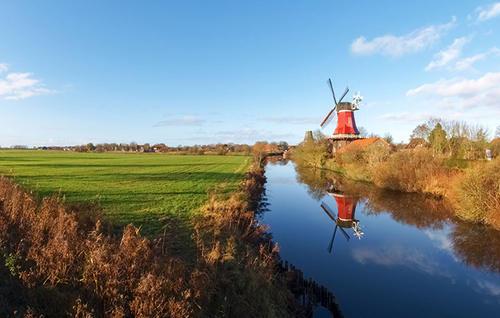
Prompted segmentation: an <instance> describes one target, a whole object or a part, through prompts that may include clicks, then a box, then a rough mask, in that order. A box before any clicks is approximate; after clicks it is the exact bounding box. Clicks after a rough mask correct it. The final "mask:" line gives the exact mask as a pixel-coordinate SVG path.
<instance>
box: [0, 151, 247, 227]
mask: <svg viewBox="0 0 500 318" xmlns="http://www.w3.org/2000/svg"><path fill="white" fill-rule="evenodd" d="M250 162H251V157H248V156H215V155H212V156H189V155H185V156H184V155H183V156H181V155H164V154H140V153H77V152H60V151H28V150H25V151H12V150H4V151H0V175H2V174H3V175H7V176H10V177H13V178H14V179H15V180H16V182H18V183H20V184H22V185H23V186H25V187H26V188H28V189H30V190H33V191H34V192H35V193H36V194H37V195H38V196H39V197H44V196H48V195H52V194H54V193H59V194H60V195H61V196H64V198H65V200H66V202H67V203H69V204H82V203H83V204H88V203H91V204H97V205H99V206H100V208H101V209H102V210H103V212H104V215H105V216H106V218H107V219H108V220H109V221H110V222H112V223H113V224H116V225H117V226H123V225H126V224H129V223H133V224H134V225H135V226H141V227H142V230H143V231H146V232H148V233H154V232H157V231H158V230H159V229H160V227H161V224H162V222H158V220H159V219H165V218H175V219H183V220H188V219H189V218H191V217H192V216H193V215H194V214H195V213H197V212H199V210H200V207H201V206H202V205H203V204H204V203H205V202H206V200H207V192H208V191H209V190H214V189H217V192H218V193H226V194H228V193H231V192H234V191H236V190H237V188H238V184H239V183H240V182H241V180H243V178H244V175H245V172H246V171H247V170H248V168H249V166H250Z"/></svg>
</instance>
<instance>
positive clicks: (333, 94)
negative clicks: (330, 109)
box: [328, 78, 337, 105]
mask: <svg viewBox="0 0 500 318" xmlns="http://www.w3.org/2000/svg"><path fill="white" fill-rule="evenodd" d="M328 84H330V90H331V91H332V96H333V101H334V102H335V105H337V99H336V98H335V91H334V90H333V84H332V79H331V78H329V79H328Z"/></svg>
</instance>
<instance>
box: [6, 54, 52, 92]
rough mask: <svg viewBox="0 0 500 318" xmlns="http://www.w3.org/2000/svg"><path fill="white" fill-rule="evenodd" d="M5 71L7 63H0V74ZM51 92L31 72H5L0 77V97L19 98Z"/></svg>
mask: <svg viewBox="0 0 500 318" xmlns="http://www.w3.org/2000/svg"><path fill="white" fill-rule="evenodd" d="M7 71H8V66H7V64H4V63H3V64H0V74H2V73H6V72H7ZM53 92H54V91H52V90H49V89H47V88H45V87H44V85H43V84H42V83H41V82H40V80H38V79H36V78H34V77H33V73H7V74H6V75H5V76H4V77H3V78H2V77H0V98H3V99H8V100H19V99H25V98H28V97H32V96H36V95H44V94H50V93H53Z"/></svg>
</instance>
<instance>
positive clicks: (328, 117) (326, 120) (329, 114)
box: [320, 105, 337, 128]
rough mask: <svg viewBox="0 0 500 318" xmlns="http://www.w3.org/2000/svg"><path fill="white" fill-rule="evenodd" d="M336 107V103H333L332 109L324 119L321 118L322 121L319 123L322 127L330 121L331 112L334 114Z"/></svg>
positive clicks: (331, 117)
mask: <svg viewBox="0 0 500 318" xmlns="http://www.w3.org/2000/svg"><path fill="white" fill-rule="evenodd" d="M336 108H337V105H335V106H334V107H333V108H332V110H331V111H330V112H329V113H328V115H326V117H325V119H323V121H322V122H321V125H320V127H321V128H323V127H324V126H326V125H327V124H328V123H330V121H332V119H333V114H334V111H335V109H336Z"/></svg>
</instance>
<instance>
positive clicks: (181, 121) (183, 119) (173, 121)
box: [153, 116, 206, 127]
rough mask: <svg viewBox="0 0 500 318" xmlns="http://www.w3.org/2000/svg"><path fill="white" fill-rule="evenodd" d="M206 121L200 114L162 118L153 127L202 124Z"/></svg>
mask: <svg viewBox="0 0 500 318" xmlns="http://www.w3.org/2000/svg"><path fill="white" fill-rule="evenodd" d="M205 122H206V121H205V120H204V119H203V118H200V117H198V116H180V117H173V118H169V119H165V120H161V121H159V122H157V123H156V124H154V125H153V127H164V126H201V125H203V124H204V123H205Z"/></svg>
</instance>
